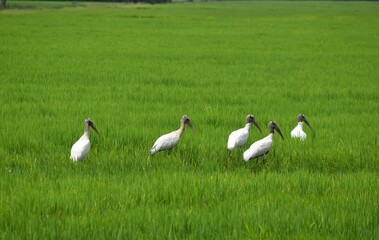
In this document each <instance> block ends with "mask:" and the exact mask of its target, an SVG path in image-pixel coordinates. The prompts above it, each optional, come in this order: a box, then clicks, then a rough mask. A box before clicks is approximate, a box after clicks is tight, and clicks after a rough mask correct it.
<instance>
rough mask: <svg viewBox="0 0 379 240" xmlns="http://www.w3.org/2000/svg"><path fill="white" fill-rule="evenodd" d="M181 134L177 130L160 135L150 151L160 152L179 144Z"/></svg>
mask: <svg viewBox="0 0 379 240" xmlns="http://www.w3.org/2000/svg"><path fill="white" fill-rule="evenodd" d="M179 139H180V135H179V134H177V133H176V132H172V133H169V134H165V135H162V136H160V137H159V138H158V139H157V140H156V141H155V143H154V145H153V147H152V148H151V150H150V151H153V152H158V151H162V150H166V149H169V148H172V147H174V146H175V145H176V144H178V142H179Z"/></svg>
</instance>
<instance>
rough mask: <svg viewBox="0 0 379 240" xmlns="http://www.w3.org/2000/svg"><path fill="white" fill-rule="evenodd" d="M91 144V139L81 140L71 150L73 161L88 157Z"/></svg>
mask: <svg viewBox="0 0 379 240" xmlns="http://www.w3.org/2000/svg"><path fill="white" fill-rule="evenodd" d="M90 148H91V144H90V141H89V139H83V138H80V139H79V140H78V141H77V142H76V143H75V144H74V145H73V146H72V148H71V158H72V159H73V160H81V159H83V158H85V157H86V155H87V154H88V152H89V150H90Z"/></svg>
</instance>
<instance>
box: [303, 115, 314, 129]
mask: <svg viewBox="0 0 379 240" xmlns="http://www.w3.org/2000/svg"><path fill="white" fill-rule="evenodd" d="M304 122H305V124H307V125H308V127H309V128H310V129H311V130H312V131H313V128H312V127H311V124H309V122H308V120H307V119H306V118H304Z"/></svg>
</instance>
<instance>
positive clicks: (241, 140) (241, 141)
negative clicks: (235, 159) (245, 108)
mask: <svg viewBox="0 0 379 240" xmlns="http://www.w3.org/2000/svg"><path fill="white" fill-rule="evenodd" d="M251 123H253V124H254V125H255V126H256V127H257V128H258V129H259V131H260V132H261V133H262V130H261V128H260V127H259V125H258V123H257V121H256V120H255V118H254V116H253V115H251V114H249V115H247V116H246V125H245V127H244V128H240V129H238V130H236V131H234V132H232V133H231V134H230V135H229V138H228V144H227V148H228V150H230V151H231V150H233V149H235V148H238V147H242V146H243V145H245V143H246V141H247V139H248V137H249V131H250V126H251Z"/></svg>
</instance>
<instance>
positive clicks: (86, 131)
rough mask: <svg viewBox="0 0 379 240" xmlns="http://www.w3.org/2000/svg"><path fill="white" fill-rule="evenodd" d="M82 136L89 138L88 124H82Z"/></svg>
mask: <svg viewBox="0 0 379 240" xmlns="http://www.w3.org/2000/svg"><path fill="white" fill-rule="evenodd" d="M83 136H86V137H88V138H89V136H90V131H89V126H88V124H84V134H83Z"/></svg>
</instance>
